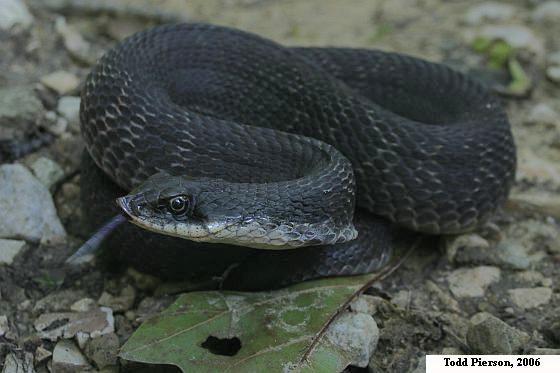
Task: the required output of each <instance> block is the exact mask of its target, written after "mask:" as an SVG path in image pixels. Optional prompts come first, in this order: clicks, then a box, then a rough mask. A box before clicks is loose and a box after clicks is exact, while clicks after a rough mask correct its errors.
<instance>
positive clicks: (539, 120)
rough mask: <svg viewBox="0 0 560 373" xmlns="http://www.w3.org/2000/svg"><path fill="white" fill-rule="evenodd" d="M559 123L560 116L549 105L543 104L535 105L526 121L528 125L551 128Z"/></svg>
mask: <svg viewBox="0 0 560 373" xmlns="http://www.w3.org/2000/svg"><path fill="white" fill-rule="evenodd" d="M559 122H560V114H558V113H557V112H556V111H554V110H553V109H552V108H551V107H550V106H548V105H547V104H543V103H540V104H537V105H535V106H534V107H533V108H532V109H531V111H530V112H529V115H527V119H526V120H525V123H527V124H537V125H545V126H551V127H553V126H555V125H556V124H557V123H559Z"/></svg>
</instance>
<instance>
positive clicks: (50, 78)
mask: <svg viewBox="0 0 560 373" xmlns="http://www.w3.org/2000/svg"><path fill="white" fill-rule="evenodd" d="M41 83H43V85H44V86H46V87H48V88H50V89H52V90H53V91H55V92H56V93H58V94H59V95H66V94H68V93H70V92H72V91H74V90H75V89H76V88H78V85H79V84H80V80H79V79H78V77H77V76H76V75H74V74H72V73H69V72H68V71H62V70H59V71H55V72H54V73H51V74H49V75H45V76H43V77H42V78H41Z"/></svg>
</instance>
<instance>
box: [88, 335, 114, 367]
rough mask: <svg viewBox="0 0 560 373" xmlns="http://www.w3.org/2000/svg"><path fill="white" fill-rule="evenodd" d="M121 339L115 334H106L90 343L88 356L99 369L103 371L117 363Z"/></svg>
mask: <svg viewBox="0 0 560 373" xmlns="http://www.w3.org/2000/svg"><path fill="white" fill-rule="evenodd" d="M118 351H119V338H118V337H117V335H116V334H115V333H110V334H105V335H103V336H101V337H98V338H94V339H92V340H90V341H89V342H88V344H87V345H86V348H85V354H86V356H87V357H88V358H89V359H90V360H91V361H93V362H94V363H95V365H96V366H97V368H98V369H103V368H105V367H107V366H110V365H115V364H116V363H117V352H118Z"/></svg>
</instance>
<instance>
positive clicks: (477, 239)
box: [444, 233, 490, 264]
mask: <svg viewBox="0 0 560 373" xmlns="http://www.w3.org/2000/svg"><path fill="white" fill-rule="evenodd" d="M444 240H445V250H446V254H447V260H449V261H450V262H452V263H459V264H461V263H483V262H484V259H485V258H486V257H487V256H488V251H489V249H490V244H489V243H488V241H487V240H486V239H484V238H482V237H481V236H479V235H478V234H476V233H469V234H462V235H459V236H449V237H446V238H444Z"/></svg>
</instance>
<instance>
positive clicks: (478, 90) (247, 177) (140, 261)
mask: <svg viewBox="0 0 560 373" xmlns="http://www.w3.org/2000/svg"><path fill="white" fill-rule="evenodd" d="M80 119H81V129H82V134H83V137H84V140H85V143H86V148H87V154H85V156H84V161H83V169H82V203H83V205H84V207H85V209H84V212H85V215H86V217H87V220H88V221H89V224H90V226H95V225H97V224H99V223H100V221H101V220H102V219H104V218H106V217H107V216H110V215H111V214H113V213H114V211H115V210H114V207H111V206H112V205H114V203H113V202H112V200H113V199H114V198H115V197H117V196H122V195H123V194H127V193H129V192H130V191H131V190H133V189H135V188H138V187H139V186H141V185H142V184H143V183H145V182H146V180H147V179H149V178H150V177H151V176H152V175H154V174H157V173H159V172H165V173H167V174H170V175H175V176H185V177H188V178H193V179H197V180H202V181H203V184H204V183H206V184H207V185H215V184H216V182H215V180H220V181H224V183H227V185H228V187H227V188H224V187H222V188H220V187H219V186H217V187H216V186H214V187H208V188H209V189H210V190H211V191H212V192H213V193H215V192H216V191H218V190H219V193H220V194H219V195H220V197H219V198H217V197H216V198H214V199H213V200H212V201H213V202H212V203H207V204H206V207H205V208H206V213H207V217H209V219H210V218H213V217H215V216H219V215H220V214H230V215H232V216H237V215H243V214H249V215H251V213H250V212H251V211H254V210H255V209H256V207H255V206H258V212H259V214H258V216H257V215H251V222H254V221H257V222H258V223H259V225H258V231H259V234H258V236H259V237H256V235H253V236H251V235H249V236H248V237H246V236H244V237H243V240H245V241H243V240H241V241H243V242H241V244H243V243H244V242H246V243H247V245H246V246H250V247H260V246H259V245H273V244H277V241H278V242H280V244H282V245H286V243H285V241H283V240H284V238H285V237H287V236H288V235H289V242H290V245H292V246H294V247H295V248H293V249H291V250H279V251H275V252H271V251H268V250H259V249H254V248H245V247H241V246H239V245H240V243H239V242H236V243H235V245H230V244H228V243H231V240H232V239H231V238H230V237H229V236H228V237H226V238H227V240H226V239H224V238H223V237H222V236H220V237H218V238H213V239H214V240H213V241H212V240H209V241H207V242H192V241H190V240H184V239H181V238H176V237H169V236H164V235H161V234H156V233H152V232H148V231H146V230H142V229H140V228H138V227H134V226H132V225H130V226H127V227H123V228H121V229H119V231H118V232H116V233H115V234H114V235H113V237H112V238H111V239H110V240H109V242H108V243H107V245H108V246H114V247H115V248H116V249H117V250H116V251H118V252H119V253H120V255H121V256H122V257H124V258H126V259H127V261H129V262H132V264H133V265H135V266H137V267H140V268H141V269H142V270H145V271H148V272H152V273H154V272H155V273H156V274H158V275H164V276H165V277H174V278H176V277H190V276H196V275H200V274H223V273H224V271H226V270H227V273H228V275H229V277H230V278H232V279H235V280H232V281H231V283H232V285H231V286H232V287H239V288H261V287H278V286H283V285H286V284H289V283H292V282H298V281H303V280H307V279H311V278H316V277H325V276H334V275H352V274H360V273H365V272H370V271H372V270H375V269H377V268H379V266H381V265H383V264H384V263H385V262H386V260H387V258H388V257H389V256H390V250H391V247H392V244H393V242H392V239H393V238H392V237H393V236H392V234H391V232H392V230H393V229H394V227H403V228H406V229H408V230H412V231H415V232H421V233H428V234H455V233H461V232H465V231H470V230H473V229H476V228H477V227H478V226H480V225H481V224H483V223H484V222H485V221H487V220H488V219H489V217H491V216H492V214H493V213H494V212H495V210H496V209H497V208H498V207H499V206H500V205H501V204H502V203H503V202H504V201H505V199H506V198H507V195H508V192H509V189H510V187H511V185H512V182H513V180H514V176H515V165H516V155H515V145H514V143H513V138H512V134H511V130H510V125H509V121H508V119H507V116H506V115H505V113H504V111H503V110H502V108H501V106H500V104H499V102H498V100H497V99H496V98H495V97H493V96H492V95H491V94H490V93H489V92H488V91H487V89H486V88H484V87H483V86H482V85H481V84H479V83H478V82H476V81H474V80H473V79H471V78H469V77H467V76H466V75H464V74H461V73H459V72H456V71H454V70H452V69H450V68H448V67H446V66H444V65H441V64H436V63H431V62H427V61H424V60H421V59H418V58H414V57H410V56H405V55H401V54H397V53H390V52H382V51H377V50H366V49H349V48H288V47H284V46H282V45H279V44H277V43H274V42H272V41H269V40H267V39H264V38H261V37H259V36H256V35H253V34H249V33H246V32H243V31H239V30H235V29H231V28H227V27H220V26H213V25H207V24H180V25H169V26H160V27H156V28H153V29H150V30H147V31H144V32H140V33H138V34H136V35H133V36H132V37H130V38H128V39H126V40H125V41H123V42H122V43H120V44H118V45H117V46H116V47H115V48H113V49H112V50H110V51H109V52H108V53H107V54H106V55H105V56H104V57H103V58H102V59H101V60H100V61H99V63H98V64H97V65H96V66H95V67H94V68H93V70H92V72H91V73H90V75H89V76H88V79H87V81H86V84H85V86H84V89H83V91H82V105H81V110H80ZM92 160H93V161H92ZM205 180H207V182H204V181H205ZM212 183H214V184H212ZM163 185H165V184H163ZM231 185H233V186H235V187H231ZM203 186H206V185H203ZM263 186H265V187H263ZM280 186H281V187H280ZM228 193H229V194H228ZM207 194H208V193H207ZM270 215H274V216H275V219H281V221H282V222H288V224H289V225H290V226H291V227H292V228H291V230H290V231H285V230H284V231H282V230H280V231H279V228H278V227H279V226H280V224H277V221H276V220H275V221H274V224H270V223H271V222H270V219H269V218H268V216H270ZM259 219H260V220H259ZM263 219H264V220H263ZM266 219H269V220H266ZM261 220H262V221H264V222H262V221H261ZM245 221H246V220H244V222H245ZM323 222H328V224H326V225H325V224H323ZM303 226H304V227H305V229H303V228H301V229H299V228H298V229H299V230H298V229H294V228H293V227H303ZM268 227H270V228H268ZM309 227H311V228H309ZM354 227H355V228H356V229H357V232H358V236H357V239H353V238H355V231H354V230H353V229H354ZM267 229H270V231H267ZM152 230H156V229H152ZM156 231H157V230H156ZM232 231H234V232H239V231H244V232H245V231H246V229H245V230H243V229H240V227H238V226H234V229H233V230H232ZM228 234H230V233H228ZM244 234H246V233H244ZM294 236H295V237H296V238H295V239H294ZM224 237H225V236H224ZM234 239H237V238H236V237H234ZM220 240H221V241H220ZM259 240H260V241H259ZM286 240H288V238H286ZM238 241H239V240H238ZM257 241H258V242H257ZM254 242H257V243H256V244H255V243H254ZM286 242H287V241H286ZM294 242H296V243H295V244H293V243H294ZM223 243H226V244H223ZM309 245H319V246H309ZM281 248H284V246H282V247H281ZM232 264H233V265H232ZM226 286H227V285H226Z"/></svg>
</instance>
